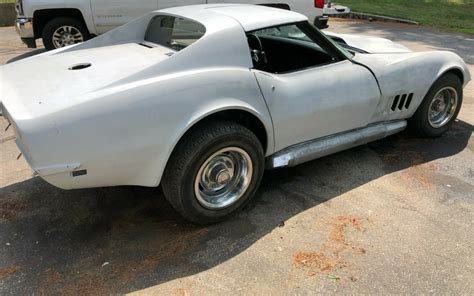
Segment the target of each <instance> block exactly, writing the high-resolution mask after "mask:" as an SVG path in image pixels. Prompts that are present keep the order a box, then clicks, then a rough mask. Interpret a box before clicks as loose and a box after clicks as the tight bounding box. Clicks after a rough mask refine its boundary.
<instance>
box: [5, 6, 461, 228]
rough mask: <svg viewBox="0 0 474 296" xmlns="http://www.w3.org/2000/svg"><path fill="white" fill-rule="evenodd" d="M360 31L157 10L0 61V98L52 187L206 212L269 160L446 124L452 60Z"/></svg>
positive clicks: (240, 197) (264, 17) (282, 13)
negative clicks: (152, 197)
mask: <svg viewBox="0 0 474 296" xmlns="http://www.w3.org/2000/svg"><path fill="white" fill-rule="evenodd" d="M363 38H364V37H362V36H351V35H337V36H333V38H328V37H327V36H326V35H325V34H324V33H322V32H321V31H320V30H318V29H317V28H315V27H314V26H312V25H311V24H310V23H309V22H308V19H307V18H306V17H305V16H303V15H301V14H299V13H295V12H292V11H287V10H282V9H276V8H270V7H262V6H256V5H219V4H216V5H195V6H186V7H176V8H169V9H165V10H161V11H155V12H152V13H149V14H147V15H145V16H143V17H141V18H139V19H136V20H134V21H132V22H130V23H128V24H127V25H124V26H122V27H120V28H117V29H116V30H113V31H110V32H108V33H106V34H104V35H102V36H98V37H97V38H94V39H92V40H89V41H87V42H84V43H81V44H76V45H71V46H69V47H65V48H61V49H57V50H55V51H51V52H46V53H42V54H40V55H37V56H34V57H31V58H28V59H24V60H20V61H17V62H14V63H11V64H7V65H4V66H1V67H0V81H2V91H1V92H0V100H1V101H2V103H3V107H4V114H5V117H6V119H7V120H8V121H9V122H10V123H11V127H12V128H13V129H14V131H15V136H16V143H17V145H18V147H19V148H20V150H21V151H22V153H23V155H24V156H25V158H26V160H27V161H28V163H29V164H30V166H31V167H32V168H33V170H34V171H35V172H37V173H38V174H39V176H41V177H42V178H44V179H45V180H46V181H48V182H49V183H51V184H53V185H55V186H58V187H61V188H64V189H74V188H88V187H102V186H120V185H137V186H158V185H159V184H161V185H162V188H163V191H164V193H165V196H166V198H167V200H168V201H169V202H170V203H171V204H172V205H173V207H174V208H175V209H176V211H178V212H179V213H181V215H183V217H185V218H186V219H188V220H190V221H192V222H195V223H200V224H207V223H214V222H218V221H221V220H223V219H226V218H228V217H230V216H231V215H233V214H234V213H236V212H237V211H238V210H239V209H241V208H243V207H244V206H245V205H246V204H247V203H248V202H249V201H250V200H251V199H252V198H253V197H254V195H255V192H256V190H257V188H258V186H259V183H260V180H261V178H262V175H263V173H264V168H265V167H266V168H268V169H276V168H283V167H291V166H295V165H298V164H300V163H303V162H306V161H309V160H312V159H315V158H318V157H322V156H325V155H329V154H331V153H335V152H338V151H341V150H344V149H348V148H351V147H354V146H357V145H361V144H364V143H368V142H370V141H374V140H377V139H381V138H383V137H386V136H389V135H391V134H394V133H397V132H400V131H402V130H404V129H405V128H408V129H410V130H411V131H412V132H413V133H414V134H416V135H419V136H422V137H438V136H440V135H442V134H443V133H445V132H446V131H447V129H448V128H449V127H450V126H451V124H452V123H453V122H454V120H455V119H456V116H457V114H458V112H459V110H460V108H461V104H462V98H463V87H464V86H465V85H466V84H467V83H468V82H469V80H470V73H469V71H468V68H467V66H466V64H465V63H464V62H463V60H462V59H461V58H460V57H459V56H458V55H456V54H454V53H452V52H446V51H431V52H410V51H409V50H407V49H406V48H404V47H401V46H395V44H394V43H393V42H388V41H385V40H384V39H379V38H375V39H366V40H365V41H364V40H363ZM334 40H337V41H334ZM357 43H358V44H361V45H364V46H365V49H362V48H356V47H355V44H357ZM371 43H375V44H374V45H373V46H370V45H369V44H371ZM351 44H352V45H351ZM32 69H40V71H35V70H33V71H32ZM24 77H28V78H29V79H24ZM400 153H403V151H400Z"/></svg>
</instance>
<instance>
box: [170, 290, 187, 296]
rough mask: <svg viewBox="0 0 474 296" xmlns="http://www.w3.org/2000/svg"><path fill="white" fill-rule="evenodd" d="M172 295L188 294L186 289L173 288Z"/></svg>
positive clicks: (181, 295)
mask: <svg viewBox="0 0 474 296" xmlns="http://www.w3.org/2000/svg"><path fill="white" fill-rule="evenodd" d="M173 295H174V296H189V295H190V294H189V293H188V291H187V290H186V289H175V290H174V291H173Z"/></svg>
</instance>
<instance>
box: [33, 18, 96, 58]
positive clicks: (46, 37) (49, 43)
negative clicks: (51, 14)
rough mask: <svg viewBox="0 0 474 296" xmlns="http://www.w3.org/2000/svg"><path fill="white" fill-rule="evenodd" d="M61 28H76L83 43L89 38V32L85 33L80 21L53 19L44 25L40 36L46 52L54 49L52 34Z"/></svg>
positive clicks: (85, 30)
mask: <svg viewBox="0 0 474 296" xmlns="http://www.w3.org/2000/svg"><path fill="white" fill-rule="evenodd" d="M62 26H71V27H74V28H76V29H77V30H78V31H79V32H81V34H82V36H83V39H84V41H86V40H87V39H89V38H90V35H89V32H88V31H87V29H86V28H85V26H84V25H83V24H82V22H81V21H80V20H77V19H74V18H69V17H58V18H54V19H52V20H50V21H49V22H47V23H46V25H45V26H44V28H43V32H42V34H41V37H42V38H43V44H44V47H45V48H46V49H47V50H54V49H56V47H54V43H53V34H54V31H56V30H57V29H58V28H59V27H62Z"/></svg>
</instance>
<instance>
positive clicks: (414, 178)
mask: <svg viewBox="0 0 474 296" xmlns="http://www.w3.org/2000/svg"><path fill="white" fill-rule="evenodd" d="M433 170H436V168H435V167H434V166H427V165H417V166H413V167H411V168H408V169H407V170H405V171H404V172H402V174H401V176H400V178H401V179H402V180H403V181H405V182H409V183H414V184H417V185H419V186H421V187H423V188H425V189H428V190H434V189H435V188H436V185H435V184H434V183H433V181H432V180H431V179H430V177H429V175H428V171H433Z"/></svg>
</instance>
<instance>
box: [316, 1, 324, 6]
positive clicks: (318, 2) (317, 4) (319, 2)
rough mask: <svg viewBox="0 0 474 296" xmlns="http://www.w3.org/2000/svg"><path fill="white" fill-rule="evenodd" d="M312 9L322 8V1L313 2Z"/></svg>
mask: <svg viewBox="0 0 474 296" xmlns="http://www.w3.org/2000/svg"><path fill="white" fill-rule="evenodd" d="M314 7H316V8H324V0H314Z"/></svg>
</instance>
